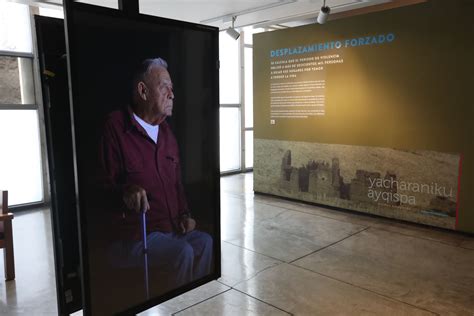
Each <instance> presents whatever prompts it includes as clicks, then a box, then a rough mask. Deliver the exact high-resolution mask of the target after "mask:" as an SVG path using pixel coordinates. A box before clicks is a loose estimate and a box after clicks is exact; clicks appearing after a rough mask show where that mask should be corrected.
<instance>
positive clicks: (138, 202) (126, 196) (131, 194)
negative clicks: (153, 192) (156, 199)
mask: <svg viewBox="0 0 474 316" xmlns="http://www.w3.org/2000/svg"><path fill="white" fill-rule="evenodd" d="M123 202H124V203H125V205H126V206H127V208H128V209H129V210H131V211H135V212H137V213H140V212H141V211H144V212H146V211H148V210H149V209H150V204H148V198H147V197H146V191H145V190H144V189H143V188H141V187H139V186H138V185H134V184H128V185H126V186H125V187H124V189H123Z"/></svg>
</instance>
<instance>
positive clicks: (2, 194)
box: [0, 190, 15, 281]
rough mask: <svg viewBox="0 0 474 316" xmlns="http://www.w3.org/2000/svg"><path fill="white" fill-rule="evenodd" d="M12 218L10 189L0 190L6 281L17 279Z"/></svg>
mask: <svg viewBox="0 0 474 316" xmlns="http://www.w3.org/2000/svg"><path fill="white" fill-rule="evenodd" d="M12 219H13V214H12V213H8V191H2V190H0V248H4V253H3V255H4V265H5V280H6V281H9V280H14V279H15V258H14V255H13V232H12Z"/></svg>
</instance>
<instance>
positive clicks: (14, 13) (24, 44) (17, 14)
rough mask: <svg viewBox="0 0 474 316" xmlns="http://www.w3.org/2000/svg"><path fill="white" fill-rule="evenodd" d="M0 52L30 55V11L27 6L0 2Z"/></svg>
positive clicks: (31, 47)
mask: <svg viewBox="0 0 474 316" xmlns="http://www.w3.org/2000/svg"><path fill="white" fill-rule="evenodd" d="M0 50H4V51H13V52H23V53H31V52H32V51H33V46H32V42H31V26H30V11H29V8H28V6H27V5H24V4H18V3H12V2H7V1H0Z"/></svg>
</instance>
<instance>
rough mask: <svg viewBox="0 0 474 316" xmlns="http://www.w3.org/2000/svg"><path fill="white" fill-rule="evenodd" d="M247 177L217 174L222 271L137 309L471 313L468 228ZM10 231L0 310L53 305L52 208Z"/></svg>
mask: <svg viewBox="0 0 474 316" xmlns="http://www.w3.org/2000/svg"><path fill="white" fill-rule="evenodd" d="M252 181H253V180H252V174H251V173H247V174H241V175H234V176H227V177H223V178H222V181H221V185H222V197H221V200H222V215H221V221H222V277H221V278H220V279H219V280H217V281H213V282H211V283H209V284H206V285H204V286H202V287H200V288H197V289H195V290H193V291H190V292H188V293H186V294H184V295H181V296H179V297H177V298H174V299H172V300H170V301H167V302H165V303H163V304H161V305H159V306H156V307H154V308H152V309H150V310H148V311H145V312H143V313H142V314H140V315H170V314H177V315H288V314H290V315H291V314H294V315H335V314H338V315H366V314H376V315H433V314H434V315H436V314H439V315H471V316H472V315H473V312H474V287H473V284H474V238H473V237H466V236H464V235H460V234H456V233H451V232H447V231H440V230H435V229H431V228H426V227H421V226H417V225H412V224H404V223H400V222H394V221H391V220H387V219H381V218H373V217H368V216H365V215H362V214H360V215H359V214H353V213H346V212H340V211H334V210H328V209H324V208H321V207H316V206H309V205H306V204H302V203H294V202H289V201H285V200H281V199H278V198H274V197H267V196H260V195H254V194H253V191H252ZM14 234H15V237H14V238H15V259H16V269H17V279H16V280H15V281H12V282H4V281H1V282H0V315H55V314H57V312H56V293H55V281H54V267H53V253H52V243H51V224H50V214H49V210H40V211H35V212H30V213H23V214H18V215H17V216H16V218H15V220H14ZM1 261H2V262H1V263H0V269H1V270H3V260H1ZM2 277H3V276H2ZM76 314H77V315H80V314H81V313H80V312H79V313H76ZM76 314H75V315H76Z"/></svg>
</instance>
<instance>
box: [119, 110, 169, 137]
mask: <svg viewBox="0 0 474 316" xmlns="http://www.w3.org/2000/svg"><path fill="white" fill-rule="evenodd" d="M125 114H126V118H127V120H126V121H127V124H125V130H126V131H127V132H129V131H131V130H133V129H134V128H136V129H137V130H139V131H140V132H142V133H143V134H145V135H148V134H147V133H146V131H145V129H144V128H143V127H142V126H141V125H140V124H139V123H138V122H137V120H136V119H135V117H133V109H132V107H131V106H128V107H127V110H126V113H125ZM165 120H166V116H165V117H163V118H162V119H161V120H160V121H159V122H158V125H160V126H161V125H162V124H165V123H166V121H165Z"/></svg>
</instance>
